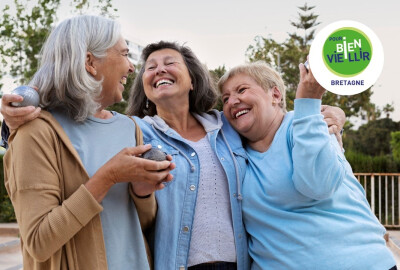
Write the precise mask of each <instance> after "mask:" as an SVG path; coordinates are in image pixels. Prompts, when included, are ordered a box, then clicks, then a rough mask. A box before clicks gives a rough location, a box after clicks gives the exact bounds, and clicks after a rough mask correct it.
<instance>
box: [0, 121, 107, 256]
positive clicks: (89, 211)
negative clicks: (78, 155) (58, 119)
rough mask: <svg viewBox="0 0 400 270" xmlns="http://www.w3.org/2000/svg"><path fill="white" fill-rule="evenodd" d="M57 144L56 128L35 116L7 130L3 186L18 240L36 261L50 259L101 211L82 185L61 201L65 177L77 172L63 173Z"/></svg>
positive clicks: (75, 174)
mask: <svg viewBox="0 0 400 270" xmlns="http://www.w3.org/2000/svg"><path fill="white" fill-rule="evenodd" d="M60 145H61V142H60V140H59V139H58V137H57V135H56V132H55V131H54V130H53V129H52V128H51V127H50V126H49V125H48V124H46V122H45V121H43V120H42V119H35V120H34V121H32V122H30V123H27V124H25V125H24V126H22V127H21V128H19V129H18V131H16V132H13V133H12V134H11V136H10V145H9V146H10V147H9V150H8V151H7V152H6V155H5V157H4V161H5V163H4V164H5V166H4V171H5V185H6V188H7V191H8V193H9V195H10V198H11V201H12V203H13V206H14V210H15V214H16V217H17V221H18V225H19V228H20V234H21V238H22V241H23V243H24V247H25V248H26V249H27V251H28V252H29V254H30V255H31V256H32V257H33V258H35V259H36V260H38V261H39V262H42V261H46V260H47V259H49V258H50V257H51V256H52V255H53V254H54V253H55V252H57V251H58V250H60V249H61V248H62V246H63V245H64V244H65V243H67V242H68V241H69V240H70V239H71V238H72V237H73V236H74V235H75V234H76V233H77V232H79V231H80V230H81V228H82V227H84V226H85V225H86V224H87V223H88V222H89V221H90V220H91V219H92V218H93V217H94V216H95V215H97V214H98V213H100V212H101V211H102V206H101V205H100V204H99V203H98V202H97V201H96V200H95V199H94V197H93V196H92V195H91V194H90V192H89V191H88V190H87V189H86V188H85V186H84V185H81V186H80V187H78V188H77V190H76V191H75V192H74V193H72V194H71V196H69V197H68V198H66V199H65V200H63V198H62V197H63V196H62V185H63V184H62V183H63V181H67V179H64V176H65V175H68V177H79V175H78V174H77V173H76V172H63V171H62V166H61V164H62V162H64V161H63V160H61V158H60ZM70 162H73V161H70ZM64 174H65V175H64Z"/></svg>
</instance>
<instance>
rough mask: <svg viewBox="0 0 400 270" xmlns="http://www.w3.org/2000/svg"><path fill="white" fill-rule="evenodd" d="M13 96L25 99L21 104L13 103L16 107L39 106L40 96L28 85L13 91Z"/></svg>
mask: <svg viewBox="0 0 400 270" xmlns="http://www.w3.org/2000/svg"><path fill="white" fill-rule="evenodd" d="M11 94H15V95H19V96H22V97H23V98H24V100H23V101H21V102H11V105H12V106H14V107H26V106H35V107H37V106H39V100H40V98H39V94H38V92H37V91H36V90H35V89H33V88H32V87H29V86H27V85H22V86H18V87H17V88H15V89H14V90H12V92H11Z"/></svg>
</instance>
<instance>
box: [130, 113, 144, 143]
mask: <svg viewBox="0 0 400 270" xmlns="http://www.w3.org/2000/svg"><path fill="white" fill-rule="evenodd" d="M129 118H130V119H132V121H133V122H135V138H136V146H139V145H142V144H143V132H142V130H141V129H140V127H139V125H138V124H137V123H136V121H135V119H134V118H133V117H132V116H129Z"/></svg>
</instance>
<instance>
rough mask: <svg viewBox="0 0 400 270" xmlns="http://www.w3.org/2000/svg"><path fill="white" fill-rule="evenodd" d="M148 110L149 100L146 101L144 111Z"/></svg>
mask: <svg viewBox="0 0 400 270" xmlns="http://www.w3.org/2000/svg"><path fill="white" fill-rule="evenodd" d="M148 108H149V99H146V109H148Z"/></svg>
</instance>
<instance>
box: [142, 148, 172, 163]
mask: <svg viewBox="0 0 400 270" xmlns="http://www.w3.org/2000/svg"><path fill="white" fill-rule="evenodd" d="M142 157H143V158H145V159H150V160H154V161H164V160H167V155H166V154H165V153H164V152H163V151H161V150H159V149H157V148H151V149H150V150H149V151H147V152H145V153H144V154H143V155H142Z"/></svg>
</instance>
